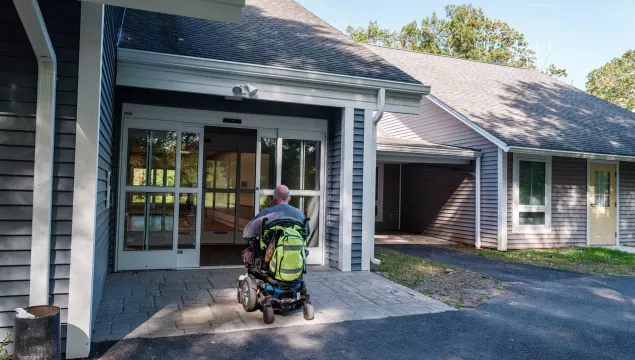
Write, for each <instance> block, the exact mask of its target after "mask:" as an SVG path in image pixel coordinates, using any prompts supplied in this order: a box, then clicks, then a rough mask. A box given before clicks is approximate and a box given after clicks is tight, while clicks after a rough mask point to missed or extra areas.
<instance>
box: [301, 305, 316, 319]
mask: <svg viewBox="0 0 635 360" xmlns="http://www.w3.org/2000/svg"><path fill="white" fill-rule="evenodd" d="M302 308H303V309H302V310H304V319H305V320H313V311H314V309H313V305H312V304H304V306H303V307H302Z"/></svg>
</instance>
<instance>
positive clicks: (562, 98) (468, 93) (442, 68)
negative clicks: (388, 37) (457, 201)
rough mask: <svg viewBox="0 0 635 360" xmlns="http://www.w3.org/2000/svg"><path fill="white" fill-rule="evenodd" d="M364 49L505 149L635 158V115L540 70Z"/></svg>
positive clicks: (404, 51) (390, 50)
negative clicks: (426, 87) (425, 88)
mask: <svg viewBox="0 0 635 360" xmlns="http://www.w3.org/2000/svg"><path fill="white" fill-rule="evenodd" d="M367 48H368V49H370V50H372V51H373V52H375V53H376V54H378V55H379V56H381V57H383V58H384V59H386V60H388V61H389V62H391V63H393V64H394V65H396V66H397V67H399V68H400V69H402V70H403V71H405V72H407V73H408V74H410V75H412V76H413V77H415V78H416V79H417V80H419V81H421V82H424V83H426V84H430V85H431V86H432V90H431V94H432V95H433V96H435V97H436V98H438V99H440V100H441V101H443V102H444V103H445V104H447V105H448V106H450V107H452V108H453V109H454V110H455V111H457V112H459V113H460V114H462V115H463V116H465V117H467V118H468V119H469V120H471V121H472V122H474V123H475V124H477V125H478V126H480V127H481V128H483V129H484V130H486V131H488V132H489V133H491V134H492V135H494V136H496V137H497V138H498V139H500V140H502V141H503V142H505V143H506V144H507V145H509V146H521V147H534V148H542V149H550V150H561V151H575V152H591V153H600V154H611V155H626V156H635V113H633V112H631V111H628V110H626V109H624V108H621V107H619V106H617V105H614V104H611V103H609V102H606V101H604V100H602V99H599V98H597V97H595V96H592V95H589V94H587V93H586V92H584V91H582V90H579V89H577V88H575V87H573V86H570V85H568V84H565V83H563V82H561V81H558V80H556V79H553V78H551V77H550V76H548V75H545V74H543V73H541V72H539V71H537V70H532V69H523V68H514V67H509V66H501V65H493V64H487V63H482V62H477V61H471V60H464V59H458V58H453V57H447V56H439V55H431V54H425V53H420V52H412V51H406V50H399V49H390V48H384V47H379V46H372V45H367Z"/></svg>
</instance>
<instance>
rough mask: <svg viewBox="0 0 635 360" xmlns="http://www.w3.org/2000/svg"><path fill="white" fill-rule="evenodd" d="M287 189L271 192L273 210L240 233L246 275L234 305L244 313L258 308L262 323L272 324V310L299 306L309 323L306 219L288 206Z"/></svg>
mask: <svg viewBox="0 0 635 360" xmlns="http://www.w3.org/2000/svg"><path fill="white" fill-rule="evenodd" d="M290 200H291V196H290V194H289V188H287V187H286V186H284V185H279V186H278V187H276V189H275V190H274V195H273V203H274V206H272V207H270V208H268V209H264V210H262V211H261V212H259V213H258V215H256V217H255V218H254V219H253V220H251V221H250V222H249V223H248V224H247V225H246V226H245V228H244V230H243V238H245V239H248V240H249V247H248V248H247V249H246V250H245V251H244V252H243V262H244V263H245V266H246V267H247V269H248V271H247V274H246V275H243V276H241V277H240V278H239V286H238V289H237V292H238V302H239V303H242V304H243V308H244V309H245V310H246V311H253V310H254V309H256V307H258V306H259V307H260V308H261V309H262V311H263V318H264V322H265V323H267V324H269V323H272V322H273V321H275V317H274V313H273V310H274V308H275V309H276V310H281V311H288V310H292V309H295V308H297V307H300V306H302V307H303V309H304V317H305V318H306V319H307V320H312V319H313V306H312V305H311V301H310V297H309V294H308V293H307V289H306V285H305V283H304V279H303V274H304V273H305V272H306V257H307V256H308V250H306V247H305V245H306V238H307V236H308V234H310V229H309V224H308V219H307V218H306V217H305V216H304V214H303V213H302V212H301V211H300V210H298V209H296V208H295V207H293V206H291V205H289V202H290Z"/></svg>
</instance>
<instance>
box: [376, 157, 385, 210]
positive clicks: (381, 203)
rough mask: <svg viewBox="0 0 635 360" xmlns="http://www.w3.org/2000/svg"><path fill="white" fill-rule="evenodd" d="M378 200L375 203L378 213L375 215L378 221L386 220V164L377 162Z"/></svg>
mask: <svg viewBox="0 0 635 360" xmlns="http://www.w3.org/2000/svg"><path fill="white" fill-rule="evenodd" d="M377 168H378V169H379V171H377V193H378V194H377V200H375V205H376V206H377V214H376V215H375V221H376V222H383V221H384V164H383V163H377Z"/></svg>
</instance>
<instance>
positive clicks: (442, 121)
mask: <svg viewBox="0 0 635 360" xmlns="http://www.w3.org/2000/svg"><path fill="white" fill-rule="evenodd" d="M379 125H380V126H381V127H382V128H383V129H384V130H385V131H386V132H388V133H389V134H390V135H392V136H398V137H402V138H405V139H421V140H427V141H430V142H433V143H437V144H446V145H453V146H461V147H467V148H471V149H476V150H480V151H481V152H483V157H482V159H481V160H482V161H481V241H482V246H484V247H496V245H497V237H498V236H497V234H498V193H497V191H498V185H497V184H498V147H497V146H496V145H494V143H492V142H491V141H489V140H487V139H486V138H485V137H483V136H482V135H480V134H479V133H477V132H476V131H474V130H472V129H471V128H470V127H468V126H467V125H465V124H464V123H462V122H461V121H459V120H458V119H457V118H455V117H454V116H452V115H451V114H450V113H448V112H447V111H445V110H443V109H442V108H441V107H439V106H438V105H436V104H434V103H433V102H432V101H430V100H429V99H428V98H423V99H422V100H421V114H419V115H404V114H392V113H387V114H386V115H384V120H382V121H381V122H380V123H379ZM402 176H403V174H402ZM402 193H403V192H402ZM402 220H403V213H402Z"/></svg>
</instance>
